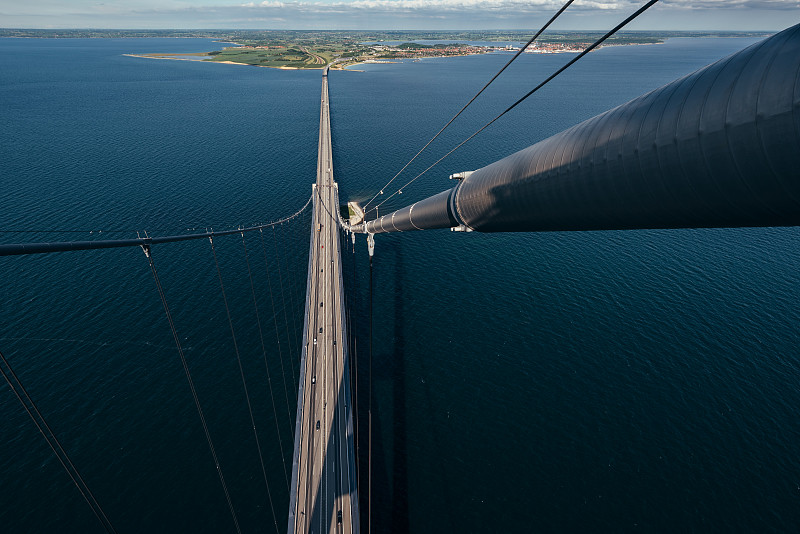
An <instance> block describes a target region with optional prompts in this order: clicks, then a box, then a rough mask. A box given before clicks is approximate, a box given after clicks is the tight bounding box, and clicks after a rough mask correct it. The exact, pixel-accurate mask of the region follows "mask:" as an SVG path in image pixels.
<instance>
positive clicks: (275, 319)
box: [259, 196, 314, 432]
mask: <svg viewBox="0 0 800 534" xmlns="http://www.w3.org/2000/svg"><path fill="white" fill-rule="evenodd" d="M311 198H314V197H313V196H312V197H311ZM259 235H260V237H261V252H262V253H263V255H264V267H265V268H266V269H267V284H268V286H269V300H270V302H271V303H272V322H273V323H274V324H275V339H276V340H277V342H278V358H279V361H280V362H281V376H282V377H283V392H284V393H285V394H286V415H287V417H288V421H289V432H292V430H293V428H294V427H293V425H292V413H291V411H290V408H289V390H288V388H287V387H286V370H285V368H284V366H283V350H282V349H281V336H280V333H279V332H278V312H277V310H276V309H275V297H274V296H273V293H272V277H271V276H270V274H269V263H268V262H267V247H266V245H264V232H263V231H262V232H259ZM289 354H290V357H291V352H290V353H289Z"/></svg>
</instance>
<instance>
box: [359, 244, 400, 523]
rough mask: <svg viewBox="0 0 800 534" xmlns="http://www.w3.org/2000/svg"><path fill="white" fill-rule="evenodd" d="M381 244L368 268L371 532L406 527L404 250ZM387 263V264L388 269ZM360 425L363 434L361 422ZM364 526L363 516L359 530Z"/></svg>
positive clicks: (362, 456) (363, 427)
mask: <svg viewBox="0 0 800 534" xmlns="http://www.w3.org/2000/svg"><path fill="white" fill-rule="evenodd" d="M381 245H382V246H381V249H380V253H381V255H380V256H378V255H376V257H375V260H374V261H375V268H374V272H373V275H374V280H373V283H374V287H375V288H376V294H375V295H374V297H373V298H374V299H375V300H374V303H373V306H374V310H373V313H374V317H373V321H374V324H375V332H373V336H374V337H373V350H374V353H373V364H372V365H373V369H372V372H373V414H372V425H373V427H372V462H373V465H372V527H373V530H374V531H375V532H398V533H399V532H408V531H409V517H408V511H409V508H408V494H409V487H408V486H409V481H408V446H407V445H408V444H407V437H408V417H407V412H406V393H407V390H406V389H407V388H406V374H407V373H406V361H405V346H406V332H405V322H404V309H403V279H404V254H403V246H402V243H401V240H388V239H387V240H385V241H384V242H383V243H381ZM389 266H392V267H393V268H392V269H391V270H390V268H389ZM377 288H381V289H380V290H377ZM381 303H383V305H381ZM387 324H388V325H391V326H390V328H391V337H390V336H389V335H388V333H387V334H383V335H381V334H382V333H381V332H380V330H379V329H380V328H381V327H383V326H386V325H387ZM387 338H389V339H387ZM367 372H368V368H367ZM362 391H363V390H362ZM366 400H367V402H366V404H367V406H368V398H367V399H366ZM364 404H365V403H362V406H363V405H364ZM362 413H366V411H365V412H362ZM362 422H364V423H366V422H367V418H364V417H362ZM387 422H391V427H390V428H386V427H385V424H386V423H387ZM361 428H362V434H365V435H366V434H367V433H366V432H363V429H365V428H366V424H364V426H362V427H361ZM365 437H366V436H365ZM364 450H366V449H362V451H364ZM361 460H362V464H364V463H366V462H365V460H366V455H364V454H361ZM363 470H364V472H366V469H363ZM362 480H364V485H362V486H360V487H361V488H362V490H361V493H362V494H364V495H366V490H367V485H366V480H365V479H364V477H362ZM362 512H363V510H362ZM363 515H364V514H363V513H362V516H363ZM366 525H367V523H366V519H365V520H364V521H362V527H363V529H364V531H366Z"/></svg>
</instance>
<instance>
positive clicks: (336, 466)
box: [289, 70, 358, 533]
mask: <svg viewBox="0 0 800 534" xmlns="http://www.w3.org/2000/svg"><path fill="white" fill-rule="evenodd" d="M329 113H330V108H329V104H328V77H327V70H326V75H324V76H323V78H322V99H321V109H320V130H319V131H320V134H319V152H318V158H317V181H316V184H315V185H314V188H315V197H314V218H313V226H312V230H311V249H310V253H309V275H308V288H307V292H306V317H305V327H304V333H303V337H304V346H303V353H302V361H301V372H300V384H299V393H298V410H297V424H296V427H295V449H294V460H293V466H292V488H291V502H290V507H289V532H290V533H309V532H317V533H326V532H327V533H349V532H358V494H357V491H356V475H355V473H356V469H355V452H354V445H353V414H352V406H351V402H350V399H351V395H350V373H349V370H348V359H347V358H348V354H347V346H346V336H345V324H344V321H343V319H344V301H343V296H344V295H343V287H342V276H341V256H340V251H339V233H338V229H337V224H336V220H335V219H334V217H337V210H338V209H339V195H338V190H337V186H336V183H335V182H334V181H333V162H332V156H331V136H330V114H329Z"/></svg>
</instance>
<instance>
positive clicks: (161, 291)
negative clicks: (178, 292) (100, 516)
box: [142, 245, 242, 534]
mask: <svg viewBox="0 0 800 534" xmlns="http://www.w3.org/2000/svg"><path fill="white" fill-rule="evenodd" d="M142 250H143V251H144V253H145V255H146V256H147V260H148V262H149V263H150V270H151V271H152V273H153V280H155V283H156V289H157V290H158V296H159V297H161V304H162V305H163V306H164V313H165V314H166V316H167V322H168V323H169V328H170V330H171V331H172V337H173V339H174V340H175V346H176V347H177V349H178V354H179V355H180V357H181V364H183V371H184V372H185V373H186V380H187V381H188V382H189V389H191V390H192V398H193V399H194V405H195V407H196V408H197V415H199V416H200V422H201V423H202V424H203V432H204V433H205V435H206V441H207V442H208V448H209V450H210V451H211V456H212V457H213V458H214V466H215V467H216V468H217V475H219V482H220V484H221V485H222V491H223V492H224V493H225V500H226V501H227V502H228V509H229V510H230V512H231V517H232V518H233V524H234V525H235V526H236V532H237V533H238V534H242V529H241V528H240V527H239V519H238V518H237V517H236V510H234V508H233V502H232V501H231V495H230V493H229V492H228V486H227V484H225V477H224V476H223V475H222V468H221V467H220V465H219V459H218V458H217V451H216V449H214V442H213V441H211V433H210V432H209V431H208V424H207V423H206V417H205V415H203V409H202V408H201V407H200V398H199V397H198V396H197V390H195V387H194V381H193V380H192V374H191V373H190V372H189V364H188V363H187V362H186V355H185V354H184V353H183V347H182V346H181V341H180V338H179V337H178V331H177V329H176V328H175V322H174V321H173V320H172V313H171V312H170V311H169V305H168V304H167V297H166V295H165V294H164V288H163V287H162V286H161V280H159V278H158V271H157V270H156V264H155V263H154V262H153V255H152V252H151V251H150V246H149V245H142Z"/></svg>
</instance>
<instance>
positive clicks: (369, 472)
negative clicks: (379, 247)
mask: <svg viewBox="0 0 800 534" xmlns="http://www.w3.org/2000/svg"><path fill="white" fill-rule="evenodd" d="M372 289H373V286H372V256H370V258H369V423H368V424H369V443H368V445H369V448H368V451H367V484H368V485H369V489H368V497H367V534H372Z"/></svg>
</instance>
